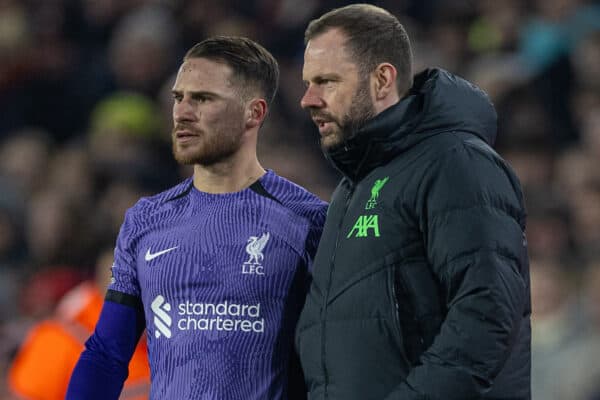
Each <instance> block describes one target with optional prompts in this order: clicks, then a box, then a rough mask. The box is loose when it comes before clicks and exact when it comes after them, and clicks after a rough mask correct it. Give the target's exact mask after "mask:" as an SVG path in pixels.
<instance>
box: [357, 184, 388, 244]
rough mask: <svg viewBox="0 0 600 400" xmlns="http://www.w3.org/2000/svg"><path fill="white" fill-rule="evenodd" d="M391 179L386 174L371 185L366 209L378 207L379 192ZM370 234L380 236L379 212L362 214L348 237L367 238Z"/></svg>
mask: <svg viewBox="0 0 600 400" xmlns="http://www.w3.org/2000/svg"><path fill="white" fill-rule="evenodd" d="M389 179H390V177H389V176H386V177H385V178H383V179H377V180H376V181H375V183H374V184H373V187H371V197H369V200H367V203H366V205H365V210H373V209H374V208H375V207H377V199H379V192H380V191H381V189H382V188H383V186H384V185H385V184H386V183H387V181H388V180H389ZM369 234H372V235H373V236H375V237H379V236H380V235H379V215H377V214H369V215H360V216H359V217H358V219H357V220H356V222H355V223H354V226H353V227H352V229H350V232H348V235H347V236H346V239H350V238H351V237H356V238H365V237H368V236H369Z"/></svg>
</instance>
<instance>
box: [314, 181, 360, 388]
mask: <svg viewBox="0 0 600 400" xmlns="http://www.w3.org/2000/svg"><path fill="white" fill-rule="evenodd" d="M353 193H354V185H352V184H351V185H350V189H349V190H348V193H347V194H346V200H345V203H344V211H343V212H342V217H341V218H340V222H339V224H338V229H337V232H336V235H335V246H334V247H333V252H332V253H331V256H330V257H329V265H330V268H329V281H328V282H327V290H326V291H325V296H323V308H322V310H321V365H322V367H323V378H324V381H325V389H324V398H325V400H327V399H328V398H329V395H328V393H327V387H328V386H329V376H328V374H327V361H326V358H327V357H326V356H325V353H326V349H325V347H326V346H325V336H326V334H325V331H326V328H327V302H328V301H329V292H330V291H331V284H332V280H333V267H334V265H335V255H336V253H337V248H338V246H339V242H340V235H341V231H342V226H343V225H344V220H345V219H346V211H348V207H349V206H350V199H351V198H352V194H353Z"/></svg>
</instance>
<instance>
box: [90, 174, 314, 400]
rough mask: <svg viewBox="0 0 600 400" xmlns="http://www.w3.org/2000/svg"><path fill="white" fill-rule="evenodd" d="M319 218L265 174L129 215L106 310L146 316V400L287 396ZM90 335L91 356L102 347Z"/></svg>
mask: <svg viewBox="0 0 600 400" xmlns="http://www.w3.org/2000/svg"><path fill="white" fill-rule="evenodd" d="M325 214H326V203H324V202H322V201H321V200H319V199H318V198H317V197H316V196H314V195H312V194H310V193H309V192H307V191H306V190H304V189H303V188H301V187H299V186H297V185H295V184H293V183H291V182H289V181H287V180H286V179H284V178H282V177H279V176H277V175H276V174H275V173H274V172H273V171H267V173H266V174H265V175H264V176H263V177H262V178H261V179H259V180H258V181H257V182H255V183H254V184H253V185H252V186H250V187H249V188H247V189H245V190H242V191H239V192H236V193H227V194H208V193H204V192H201V191H199V190H197V189H196V188H195V187H194V186H193V183H192V180H191V179H188V180H186V181H184V182H183V183H181V184H180V185H178V186H176V187H174V188H172V189H171V190H168V191H166V192H163V193H161V194H159V195H156V196H153V197H149V198H144V199H141V200H140V201H139V202H138V203H137V204H136V205H135V206H134V207H132V208H131V209H130V210H128V212H127V213H126V217H125V222H124V223H123V225H122V228H121V231H120V233H119V237H118V240H117V246H116V250H115V261H114V265H113V267H112V272H113V278H112V283H111V284H110V286H109V291H108V294H107V299H106V300H107V301H106V303H107V304H108V303H120V304H121V305H125V306H130V307H142V305H143V316H144V320H145V325H146V332H147V336H148V349H149V358H150V367H151V371H152V385H151V395H150V397H151V399H181V400H184V399H215V400H216V399H231V400H235V399H240V400H241V399H244V400H252V399H256V400H259V399H265V400H267V399H268V400H273V399H287V398H291V397H292V395H293V393H288V381H289V380H290V379H291V378H292V377H291V376H290V375H291V373H290V367H289V366H290V363H291V361H292V357H290V356H291V354H292V353H293V346H292V341H293V333H294V329H295V326H296V322H297V317H298V315H299V313H300V310H301V308H302V305H303V303H304V299H305V295H306V291H307V288H308V285H309V279H310V274H309V272H310V269H311V264H312V259H313V256H314V254H315V252H316V247H317V245H318V241H319V238H320V235H321V230H322V226H323V223H324V219H325ZM140 310H142V309H141V308H140ZM103 312H104V311H103ZM131 324H132V325H135V321H131ZM94 336H96V337H92V338H91V339H90V344H89V346H88V350H87V351H88V352H91V353H94V352H100V349H102V348H103V347H106V346H107V344H106V342H103V341H102V337H98V336H101V335H94ZM116 347H118V345H117V346H116ZM113 350H114V349H113ZM108 351H110V349H109V350H108ZM294 390H296V389H294ZM299 394H300V395H301V396H302V397H304V396H305V393H304V391H303V390H302V393H299Z"/></svg>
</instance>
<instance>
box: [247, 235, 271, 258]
mask: <svg viewBox="0 0 600 400" xmlns="http://www.w3.org/2000/svg"><path fill="white" fill-rule="evenodd" d="M269 237H270V235H269V232H266V233H263V234H262V236H261V237H260V238H259V237H258V236H250V237H249V238H248V244H247V245H246V252H247V253H248V255H249V256H250V258H249V259H248V261H246V262H245V263H244V264H260V263H261V262H262V260H263V259H264V258H265V256H264V255H263V249H264V248H265V246H266V245H267V242H268V241H269Z"/></svg>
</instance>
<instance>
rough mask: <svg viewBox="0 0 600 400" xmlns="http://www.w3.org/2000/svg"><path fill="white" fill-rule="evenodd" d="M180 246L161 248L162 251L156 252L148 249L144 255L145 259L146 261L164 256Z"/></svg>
mask: <svg viewBox="0 0 600 400" xmlns="http://www.w3.org/2000/svg"><path fill="white" fill-rule="evenodd" d="M178 247H179V246H175V247H171V248H170V249H165V250H161V251H158V252H156V253H150V249H148V251H147V252H146V256H145V257H144V259H145V260H146V261H152V260H154V259H155V258H156V257H160V256H162V255H163V254H166V253H168V252H170V251H173V250H175V249H176V248H178Z"/></svg>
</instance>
